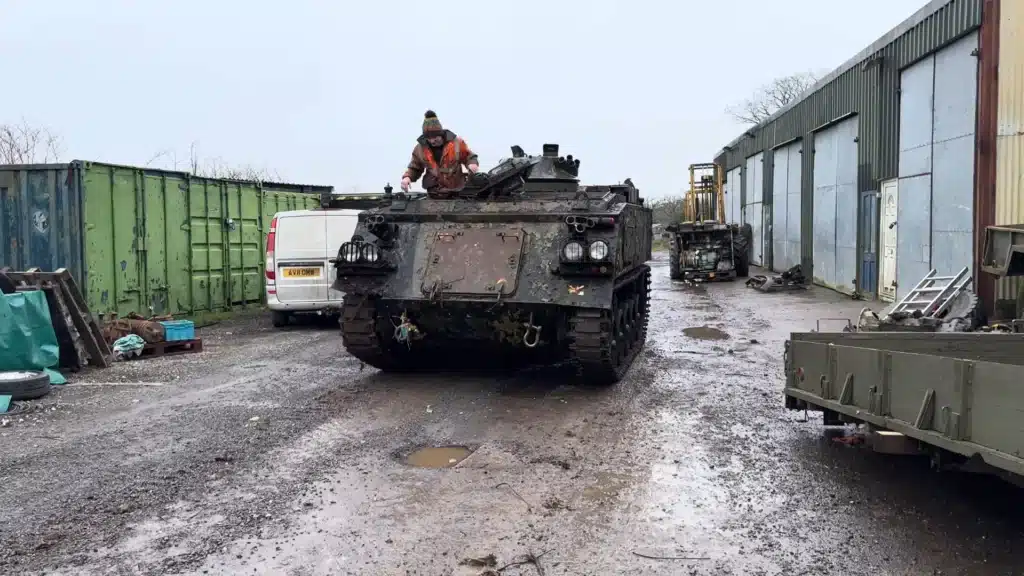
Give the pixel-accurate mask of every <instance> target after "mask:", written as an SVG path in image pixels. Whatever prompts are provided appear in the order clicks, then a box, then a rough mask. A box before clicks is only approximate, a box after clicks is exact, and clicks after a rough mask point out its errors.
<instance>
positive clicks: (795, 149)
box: [786, 142, 804, 265]
mask: <svg viewBox="0 0 1024 576" xmlns="http://www.w3.org/2000/svg"><path fill="white" fill-rule="evenodd" d="M803 161H804V155H803V145H802V144H801V143H800V142H797V143H795V144H792V145H791V146H789V179H788V181H789V193H788V194H787V195H786V246H787V248H786V254H787V255H788V258H789V259H790V260H791V261H792V263H793V265H796V264H802V262H803V234H802V232H801V229H802V227H803V201H802V200H803V173H804V171H803Z"/></svg>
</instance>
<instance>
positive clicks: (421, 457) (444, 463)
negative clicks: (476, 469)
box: [405, 446, 473, 468]
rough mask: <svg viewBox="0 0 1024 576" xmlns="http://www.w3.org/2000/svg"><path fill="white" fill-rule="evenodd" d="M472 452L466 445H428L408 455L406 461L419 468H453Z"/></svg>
mask: <svg viewBox="0 0 1024 576" xmlns="http://www.w3.org/2000/svg"><path fill="white" fill-rule="evenodd" d="M472 453H473V451H472V450H470V449H469V448H466V447H465V446H427V447H426V448H420V449H419V450H417V451H415V452H413V453H412V454H409V455H408V456H406V458H405V463H406V464H408V465H410V466H416V467H417V468H451V467H452V466H455V465H456V464H458V463H459V462H462V461H463V460H465V459H466V458H467V457H469V455H470V454H472Z"/></svg>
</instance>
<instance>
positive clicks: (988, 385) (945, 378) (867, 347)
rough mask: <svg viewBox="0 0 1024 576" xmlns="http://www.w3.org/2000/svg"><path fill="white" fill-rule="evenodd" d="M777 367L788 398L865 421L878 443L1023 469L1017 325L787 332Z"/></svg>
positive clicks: (949, 460) (799, 406)
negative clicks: (1013, 329)
mask: <svg viewBox="0 0 1024 576" xmlns="http://www.w3.org/2000/svg"><path fill="white" fill-rule="evenodd" d="M785 370H786V385H785V389H784V395H785V403H786V407H787V408H789V409H792V410H813V411H820V412H822V413H823V416H824V423H825V425H826V426H828V425H842V424H846V423H860V424H866V425H868V428H869V429H870V430H871V433H870V434H869V438H868V441H869V442H871V435H874V436H875V440H876V441H879V442H880V443H888V446H889V449H884V450H881V451H889V452H899V451H897V450H892V449H891V447H892V445H894V443H893V440H900V441H901V442H902V444H903V445H904V446H912V447H913V448H915V449H916V450H917V451H920V452H925V453H928V454H930V455H931V456H932V460H933V464H935V465H938V466H942V467H945V466H946V465H952V466H954V467H961V468H964V469H967V470H971V469H972V468H975V469H974V470H971V471H979V472H994V473H997V474H998V475H1000V476H1004V477H1006V478H1007V479H1009V480H1011V481H1013V482H1015V483H1018V484H1021V479H1022V478H1024V334H998V333H979V332H972V333H932V334H927V335H922V334H918V333H913V332H875V333H864V332H861V333H856V332H853V333H846V332H843V333H830V332H801V333H793V334H791V335H790V339H789V340H788V341H787V342H786V344H785ZM902 453H908V452H902ZM982 464H983V465H982ZM974 465H982V466H980V468H979V467H978V466H974ZM989 468H992V469H989Z"/></svg>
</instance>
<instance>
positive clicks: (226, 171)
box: [146, 142, 282, 182]
mask: <svg viewBox="0 0 1024 576" xmlns="http://www.w3.org/2000/svg"><path fill="white" fill-rule="evenodd" d="M161 159H163V160H164V161H169V162H170V164H171V166H172V168H171V169H172V170H182V171H187V172H188V173H189V174H192V175H194V176H202V177H204V178H224V179H227V180H248V181H253V182H266V181H276V182H281V181H282V178H281V174H280V173H278V172H277V171H276V170H273V169H270V168H260V167H257V166H253V165H251V164H238V165H235V164H230V163H228V162H225V161H224V160H223V159H221V158H205V159H204V158H202V157H201V156H200V155H199V145H198V144H197V143H196V142H193V143H192V144H190V145H189V148H188V159H187V160H181V159H179V158H178V155H177V152H175V151H173V150H162V151H160V152H157V153H156V154H154V155H153V157H152V158H150V159H149V161H148V162H146V166H151V165H152V164H153V163H154V162H156V161H158V160H161Z"/></svg>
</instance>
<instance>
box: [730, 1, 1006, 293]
mask: <svg viewBox="0 0 1024 576" xmlns="http://www.w3.org/2000/svg"><path fill="white" fill-rule="evenodd" d="M1022 32H1024V2H1019V1H1017V0H1002V1H999V0H934V1H933V2H931V3H929V4H928V5H926V6H925V7H923V8H922V9H921V10H919V11H918V12H917V13H915V14H914V15H913V16H911V17H910V18H909V19H907V20H906V21H905V22H903V23H902V24H901V25H900V26H898V27H897V28H896V29H894V30H892V31H891V32H889V33H888V34H886V35H885V36H883V37H882V38H881V39H879V40H878V41H877V42H875V43H874V44H872V45H871V46H869V47H868V48H866V49H865V50H863V51H862V52H861V53H860V54H858V55H857V56H855V57H854V58H852V59H851V60H849V61H848V62H847V63H845V64H844V65H842V66H841V67H839V68H838V69H836V70H835V71H833V72H832V73H831V74H829V75H828V76H826V77H825V78H823V79H822V80H821V81H819V82H818V83H817V84H816V85H815V86H814V87H812V88H811V89H810V90H809V91H808V92H807V93H806V94H805V95H804V96H802V98H801V99H800V100H798V101H796V102H793V103H791V104H789V105H788V106H786V107H784V108H783V109H781V110H779V111H778V112H777V113H775V114H774V115H772V116H771V117H770V118H768V119H767V120H766V121H764V122H762V123H761V124H759V125H757V126H754V127H752V128H750V129H749V130H748V131H747V132H746V133H744V134H743V135H741V136H740V137H739V138H737V139H736V140H734V141H733V142H731V143H730V144H729V145H727V146H725V147H724V148H723V149H722V151H721V152H720V153H719V155H718V156H717V157H716V159H715V162H716V163H717V164H719V165H720V166H722V168H723V169H724V171H725V173H726V184H725V190H726V204H727V206H728V209H727V216H728V217H729V219H730V220H732V221H742V222H744V223H749V224H750V225H751V227H752V228H753V231H754V245H755V246H754V249H753V254H752V262H754V263H755V264H759V265H763V266H765V267H770V268H772V269H774V270H777V271H782V270H785V269H787V268H789V267H790V266H792V265H794V264H801V265H802V266H803V268H804V270H805V273H806V272H807V271H810V272H811V274H810V276H811V277H813V279H814V283H815V284H818V285H822V286H827V287H830V288H833V289H835V290H838V291H840V292H844V293H853V292H854V291H857V292H859V293H861V294H863V295H864V296H866V297H868V298H874V297H877V298H880V299H882V300H886V301H892V300H893V299H896V298H900V297H902V296H903V295H904V294H905V293H906V291H907V290H910V289H911V288H913V287H914V285H915V284H917V282H918V280H920V278H921V277H922V276H924V275H925V274H926V273H927V272H928V271H929V270H930V269H932V268H935V269H937V271H938V272H939V273H940V274H942V273H955V272H957V271H959V270H960V269H961V268H963V267H964V266H967V267H968V268H969V269H970V270H971V272H972V274H974V275H975V277H976V278H975V283H976V289H977V290H978V292H979V294H980V295H982V296H983V298H982V299H983V300H984V301H985V302H986V304H987V305H988V308H989V310H990V311H991V308H992V301H993V300H994V299H993V298H992V296H993V295H994V294H995V293H996V292H997V291H996V287H995V286H994V283H993V281H992V279H991V277H987V275H985V274H983V273H976V272H975V271H976V270H980V266H979V265H978V262H979V259H980V253H981V251H982V249H983V242H984V229H985V226H989V225H992V224H996V223H1012V224H1016V223H1024V198H1022V194H1024V180H1022V179H1024V175H1022V172H1021V168H1022V167H1024V127H1022V112H1024V96H1022V94H1024V38H1022ZM1000 283H1001V284H1003V283H1007V281H1006V280H1003V281H1001V282H1000ZM998 294H999V297H1000V298H1003V299H1008V298H1013V297H1014V296H1015V294H1016V292H1015V288H1014V287H1012V286H1009V285H1006V286H1003V285H1001V286H1000V287H999V288H998Z"/></svg>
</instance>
